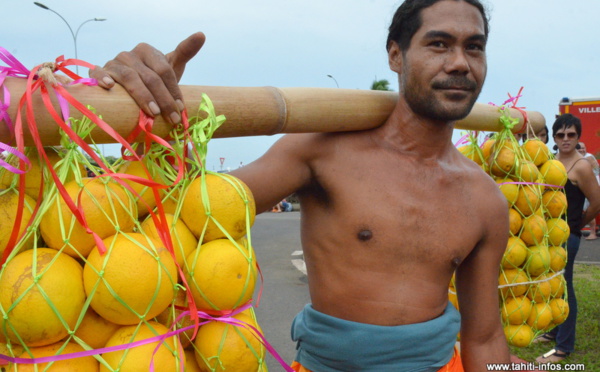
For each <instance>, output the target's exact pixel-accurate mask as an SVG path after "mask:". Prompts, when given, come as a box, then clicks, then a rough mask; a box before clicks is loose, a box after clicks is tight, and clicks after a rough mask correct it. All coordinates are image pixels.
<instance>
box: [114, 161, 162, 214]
mask: <svg viewBox="0 0 600 372" xmlns="http://www.w3.org/2000/svg"><path fill="white" fill-rule="evenodd" d="M144 166H145V164H144V162H143V161H139V160H135V161H126V162H125V163H123V164H122V165H121V166H120V167H119V169H117V172H119V173H125V174H130V175H132V176H137V177H140V178H144V179H147V180H151V181H153V180H156V178H157V175H156V172H155V171H154V168H153V167H152V166H147V167H146V170H148V174H149V175H150V178H149V177H148V174H147V173H146V170H145V169H144ZM123 181H124V182H125V183H127V184H128V185H129V186H131V188H132V189H133V190H135V191H136V192H137V193H138V194H140V197H139V198H138V197H137V195H135V194H134V197H135V198H136V200H137V210H138V216H137V217H138V218H141V217H143V216H145V215H147V214H148V208H150V210H152V209H154V207H156V198H155V197H154V192H153V191H152V188H151V187H150V186H146V185H142V184H141V183H137V182H135V181H130V180H127V179H123ZM161 192H162V190H161Z"/></svg>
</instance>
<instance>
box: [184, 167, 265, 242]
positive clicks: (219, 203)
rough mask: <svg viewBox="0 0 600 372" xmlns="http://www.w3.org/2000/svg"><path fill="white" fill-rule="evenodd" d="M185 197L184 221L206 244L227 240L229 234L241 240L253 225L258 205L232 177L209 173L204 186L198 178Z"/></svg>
mask: <svg viewBox="0 0 600 372" xmlns="http://www.w3.org/2000/svg"><path fill="white" fill-rule="evenodd" d="M204 187H206V189H204ZM203 190H205V191H203ZM183 198H184V199H183V205H182V208H181V218H182V219H183V222H185V224H186V225H187V226H188V227H189V228H190V230H191V231H192V233H194V235H195V236H196V238H198V240H202V242H203V243H206V242H208V241H211V240H214V239H220V238H225V237H227V234H229V236H231V238H232V239H234V240H235V239H239V238H241V237H243V236H244V235H246V233H247V232H248V229H249V227H250V226H252V224H253V223H254V217H255V214H256V206H255V204H254V198H253V197H252V193H251V192H250V189H248V186H246V185H245V184H244V183H243V182H242V181H240V180H239V179H237V178H235V177H233V176H231V175H228V174H224V173H223V174H218V175H217V174H206V178H205V186H204V185H203V178H202V177H198V178H196V179H195V180H194V181H192V183H191V184H190V185H189V187H188V188H187V189H186V192H185V194H184V197H183ZM205 202H208V205H205ZM246 208H247V209H246ZM209 214H210V216H209ZM217 222H218V224H217ZM219 225H220V226H221V227H219Z"/></svg>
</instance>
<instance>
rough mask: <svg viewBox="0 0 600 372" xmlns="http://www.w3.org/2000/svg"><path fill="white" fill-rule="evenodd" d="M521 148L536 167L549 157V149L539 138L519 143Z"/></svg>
mask: <svg viewBox="0 0 600 372" xmlns="http://www.w3.org/2000/svg"><path fill="white" fill-rule="evenodd" d="M521 148H522V149H523V150H524V151H525V154H526V155H527V158H528V159H529V160H531V161H532V162H533V164H535V165H536V166H537V167H539V166H540V165H542V164H544V163H545V162H547V161H548V159H550V149H548V146H546V144H545V143H544V142H542V141H540V140H539V139H530V140H527V141H525V143H523V144H522V145H521Z"/></svg>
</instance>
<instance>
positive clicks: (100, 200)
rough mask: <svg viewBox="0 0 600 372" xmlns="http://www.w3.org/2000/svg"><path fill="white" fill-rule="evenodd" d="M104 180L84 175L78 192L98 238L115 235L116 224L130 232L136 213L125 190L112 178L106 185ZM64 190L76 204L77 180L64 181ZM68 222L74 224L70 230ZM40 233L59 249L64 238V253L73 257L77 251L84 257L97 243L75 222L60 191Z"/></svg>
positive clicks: (88, 221) (89, 223)
mask: <svg viewBox="0 0 600 372" xmlns="http://www.w3.org/2000/svg"><path fill="white" fill-rule="evenodd" d="M105 182H107V180H103V179H102V178H94V179H90V178H84V179H83V180H82V184H83V192H82V193H81V206H82V208H83V213H84V217H85V219H86V221H87V223H88V225H89V226H90V227H91V228H92V229H93V230H94V232H95V233H96V234H98V236H100V238H101V239H104V238H107V237H109V236H111V235H113V234H115V233H116V232H117V229H116V228H115V225H118V226H119V227H120V228H119V230H120V231H132V230H133V226H134V224H135V216H136V215H137V214H136V213H137V212H135V203H133V202H132V201H131V200H130V199H129V196H128V194H127V193H126V192H125V189H124V188H123V187H122V186H121V185H119V184H118V183H116V182H114V181H108V182H107V183H106V185H105ZM65 189H66V190H67V193H68V194H69V196H70V197H71V199H72V200H73V201H74V202H75V205H77V204H78V201H77V200H78V195H79V192H80V190H81V189H82V187H81V186H80V185H78V184H77V182H76V181H72V182H68V183H66V184H65ZM119 200H120V202H119ZM113 207H114V211H113ZM131 207H132V208H131ZM130 210H131V211H132V213H133V216H132V213H130ZM105 213H106V215H108V217H107V216H106V215H105ZM60 220H62V223H63V225H64V227H65V230H66V236H65V237H63V236H62V233H61V228H60ZM71 224H72V225H73V228H72V229H71V228H70V226H71ZM40 232H41V233H42V237H43V238H44V241H45V242H46V244H48V246H49V247H50V248H54V249H61V248H62V247H63V246H64V245H65V242H64V240H65V238H68V241H69V245H68V246H66V247H65V250H64V252H65V253H67V254H69V255H71V256H73V257H75V258H78V257H79V255H78V254H77V252H79V254H81V255H82V256H83V257H87V255H88V254H89V253H90V251H91V250H92V248H94V246H95V245H96V244H95V241H94V236H93V235H92V234H88V233H87V232H86V230H85V228H84V227H83V226H82V225H81V224H80V223H79V222H78V221H77V219H76V218H75V216H74V215H73V213H72V212H71V210H70V209H69V207H68V206H67V204H66V202H65V201H64V199H63V198H62V197H61V196H60V194H58V195H57V198H56V199H55V200H54V201H53V202H52V204H51V206H50V208H49V209H48V211H47V212H46V213H45V214H44V216H43V217H42V220H41V222H40Z"/></svg>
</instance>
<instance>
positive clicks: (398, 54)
mask: <svg viewBox="0 0 600 372" xmlns="http://www.w3.org/2000/svg"><path fill="white" fill-rule="evenodd" d="M402 57H403V55H402V51H401V50H400V47H399V46H398V43H397V42H395V41H390V45H389V48H388V64H389V65H390V69H391V70H392V71H394V72H396V73H398V74H399V73H401V72H402V63H403V59H402Z"/></svg>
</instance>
